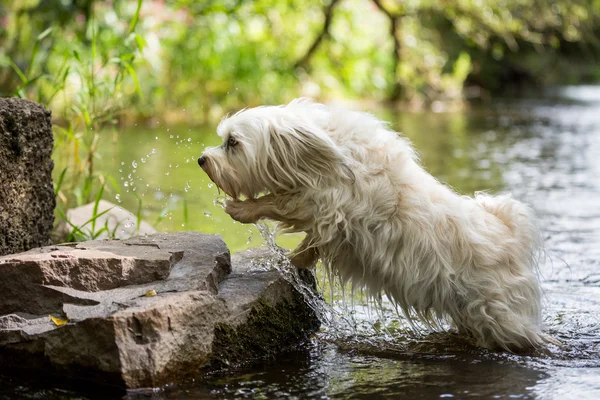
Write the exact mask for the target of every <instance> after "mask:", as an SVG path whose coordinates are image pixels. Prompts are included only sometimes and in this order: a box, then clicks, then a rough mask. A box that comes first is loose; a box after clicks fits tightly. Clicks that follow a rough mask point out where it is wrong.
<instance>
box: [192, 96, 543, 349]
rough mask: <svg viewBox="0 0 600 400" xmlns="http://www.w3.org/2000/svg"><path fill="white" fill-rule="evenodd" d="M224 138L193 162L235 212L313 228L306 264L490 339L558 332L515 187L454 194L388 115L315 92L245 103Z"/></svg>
mask: <svg viewBox="0 0 600 400" xmlns="http://www.w3.org/2000/svg"><path fill="white" fill-rule="evenodd" d="M217 132H218V134H219V136H221V137H222V138H223V144H222V145H221V146H219V147H215V148H209V149H207V150H206V151H205V152H204V154H203V156H202V157H201V158H200V159H199V160H198V163H199V164H200V166H201V167H202V168H203V170H204V171H205V172H206V173H207V174H208V175H209V177H210V178H211V179H212V180H213V181H214V182H215V184H216V185H217V186H219V187H220V188H221V189H222V190H223V191H225V192H226V193H227V194H228V195H230V196H231V197H232V198H233V199H232V200H230V201H229V202H228V203H227V206H226V211H227V213H229V215H231V217H232V218H233V219H235V220H237V221H240V222H242V223H254V222H256V221H257V220H259V219H261V218H268V219H273V220H276V221H280V222H281V223H282V224H283V225H284V227H285V228H286V230H287V231H292V232H300V231H301V232H306V234H307V235H306V238H305V239H304V240H303V242H302V243H301V244H300V246H299V247H298V248H297V249H296V250H294V252H293V257H292V262H293V263H294V265H296V266H297V267H298V268H306V267H310V266H313V265H314V264H315V263H316V261H317V259H318V258H321V260H322V261H323V264H324V265H326V266H327V267H329V268H331V269H332V271H333V272H334V273H335V274H337V275H338V276H339V277H340V278H341V280H342V282H344V283H347V282H349V283H351V284H352V285H353V287H355V288H362V289H364V290H366V292H367V294H369V295H370V296H374V297H377V296H379V295H381V294H385V295H387V296H388V297H389V299H390V300H391V301H392V302H394V303H395V304H396V305H397V306H398V307H399V308H400V309H402V310H403V312H404V314H405V315H406V316H407V317H408V318H409V319H415V318H416V319H418V320H420V321H422V322H425V323H426V324H429V325H430V326H436V325H437V323H438V322H440V321H449V322H451V323H453V324H454V326H455V327H456V328H457V329H458V330H459V332H461V333H464V334H468V335H471V336H472V337H474V338H475V339H476V341H477V344H478V345H480V346H483V347H488V348H503V349H506V350H510V351H519V350H526V349H531V348H535V347H537V346H539V345H541V344H542V343H544V342H546V341H548V340H550V339H549V338H548V337H547V336H545V335H544V334H543V333H542V332H541V330H540V288H539V284H538V280H537V276H536V263H537V256H538V253H539V250H540V236H539V233H538V230H537V228H536V223H535V220H534V217H533V213H532V210H531V209H530V208H528V207H527V206H525V205H524V204H522V203H520V202H518V201H516V200H514V199H513V198H512V197H511V196H510V195H503V196H497V197H493V196H489V195H486V194H482V193H479V194H477V195H476V196H475V198H471V197H466V196H459V195H458V194H456V193H454V192H453V191H452V190H451V189H450V188H448V187H447V186H445V185H443V184H441V183H440V182H438V181H437V180H436V179H435V178H434V177H432V176H431V175H429V174H428V173H427V172H426V171H425V170H424V169H423V168H422V167H421V166H420V165H419V162H418V159H417V156H416V155H415V151H414V150H413V149H412V147H411V144H410V143H409V141H408V140H407V139H405V138H403V137H401V136H400V135H399V134H398V133H396V132H394V131H392V130H390V129H389V128H388V126H387V125H386V124H385V123H383V122H381V121H380V120H378V119H376V118H375V117H373V116H372V115H370V114H366V113H362V112H353V111H347V110H342V109H336V108H329V107H326V106H324V105H321V104H316V103H313V102H311V101H309V100H304V99H299V100H294V101H292V102H291V103H289V104H288V105H285V106H265V107H257V108H253V109H247V110H242V111H240V112H238V113H237V114H235V115H234V116H232V117H230V118H226V119H224V120H223V121H222V122H221V123H220V124H219V127H218V128H217ZM259 195H262V197H259ZM240 196H244V197H245V198H246V200H241V199H240Z"/></svg>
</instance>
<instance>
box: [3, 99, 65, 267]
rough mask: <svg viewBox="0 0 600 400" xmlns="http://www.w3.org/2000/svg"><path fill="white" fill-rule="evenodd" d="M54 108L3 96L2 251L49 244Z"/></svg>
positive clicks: (51, 215) (13, 251)
mask: <svg viewBox="0 0 600 400" xmlns="http://www.w3.org/2000/svg"><path fill="white" fill-rule="evenodd" d="M52 148H53V137H52V122H51V119H50V111H48V110H47V109H46V108H44V107H43V106H41V105H39V104H36V103H33V102H31V101H27V100H22V99H16V98H0V255H4V254H11V253H17V252H21V251H25V250H29V249H31V248H34V247H39V246H45V245H47V244H49V243H50V235H51V232H52V225H53V223H54V206H55V204H56V203H55V198H54V188H53V186H52V168H53V167H54V164H53V162H52V158H51V155H52Z"/></svg>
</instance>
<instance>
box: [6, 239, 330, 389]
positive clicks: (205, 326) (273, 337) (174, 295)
mask: <svg viewBox="0 0 600 400" xmlns="http://www.w3.org/2000/svg"><path fill="white" fill-rule="evenodd" d="M269 262H271V263H272V262H273V254H272V253H270V251H269V250H267V249H261V250H251V251H248V252H245V253H242V254H238V255H235V256H234V257H233V263H232V262H231V261H230V256H229V251H228V249H227V247H226V246H225V243H223V241H222V240H221V238H220V237H219V236H216V235H205V234H201V233H191V232H186V233H183V232H182V233H171V234H156V235H150V236H143V237H135V238H131V239H128V240H123V241H119V240H95V241H89V242H84V243H79V244H73V245H69V246H64V245H59V246H49V247H44V248H40V249H34V250H30V251H28V252H25V253H21V254H16V255H11V256H4V257H0V366H1V368H4V370H6V369H7V368H8V369H14V368H20V369H23V368H44V370H45V371H52V372H53V373H57V374H59V375H63V376H67V377H68V376H71V377H72V376H77V377H78V378H79V379H93V380H95V381H97V382H100V383H104V384H112V385H118V386H121V387H126V388H140V387H155V386H160V385H164V384H166V383H171V382H178V381H181V380H183V379H185V378H187V377H190V376H194V375H196V374H198V373H199V372H200V371H207V370H211V369H215V368H221V367H222V366H224V365H231V364H237V363H241V362H245V361H248V360H252V359H256V358H259V357H264V356H270V355H272V354H274V353H275V352H276V351H278V350H280V349H282V348H285V347H286V346H289V345H292V344H295V343H297V342H298V341H300V340H302V339H305V338H306V337H307V336H308V335H309V334H310V333H312V332H314V331H315V330H316V329H318V327H319V321H318V319H317V318H316V316H315V314H314V312H313V311H312V310H311V309H310V308H309V307H308V306H307V305H306V303H305V301H304V299H303V297H302V295H301V294H300V293H298V292H297V291H296V290H295V289H294V288H293V286H292V285H290V284H289V283H287V282H286V281H285V280H284V279H283V278H282V277H281V275H280V274H279V272H277V271H275V270H270V269H269V268H268V265H266V263H269ZM305 273H307V272H305ZM308 282H309V283H310V281H308ZM313 283H314V282H313ZM50 314H51V315H53V316H54V317H56V318H58V319H55V321H58V322H59V324H60V321H61V320H64V321H68V322H67V323H65V324H64V325H61V326H58V325H57V323H56V322H54V321H53V320H52V319H51V318H50V317H49V315H50Z"/></svg>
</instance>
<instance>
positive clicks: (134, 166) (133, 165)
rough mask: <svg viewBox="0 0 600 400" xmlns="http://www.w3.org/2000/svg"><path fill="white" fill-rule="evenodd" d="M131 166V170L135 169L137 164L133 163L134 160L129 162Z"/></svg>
mask: <svg viewBox="0 0 600 400" xmlns="http://www.w3.org/2000/svg"><path fill="white" fill-rule="evenodd" d="M131 166H132V167H133V168H137V163H136V162H135V160H133V161H132V162H131Z"/></svg>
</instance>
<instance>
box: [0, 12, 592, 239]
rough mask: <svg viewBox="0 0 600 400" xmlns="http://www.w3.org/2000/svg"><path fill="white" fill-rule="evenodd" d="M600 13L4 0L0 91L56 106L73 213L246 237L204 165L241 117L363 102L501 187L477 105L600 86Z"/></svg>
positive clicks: (451, 172)
mask: <svg viewBox="0 0 600 400" xmlns="http://www.w3.org/2000/svg"><path fill="white" fill-rule="evenodd" d="M599 22H600V0H557V1H550V0H501V1H495V0H407V1H398V0H388V1H385V0H329V1H327V0H325V1H318V0H288V1H276V0H257V1H249V0H219V1H210V0H207V1H192V0H170V1H159V0H113V1H94V0H2V2H1V3H0V96H19V97H24V98H28V99H31V100H34V101H38V102H40V103H42V104H44V105H46V106H48V107H49V108H50V109H51V110H52V112H53V119H54V133H55V153H54V159H55V162H56V168H55V185H56V193H57V200H58V206H57V216H58V217H59V218H58V219H59V220H60V219H61V218H64V213H65V211H66V210H67V209H68V208H71V207H74V206H77V205H81V204H85V203H88V202H90V201H94V200H97V199H99V198H100V197H103V198H105V199H107V200H109V201H112V202H118V203H120V204H122V205H123V206H124V207H125V208H128V209H129V210H132V211H134V212H135V210H136V209H137V210H138V212H137V213H138V216H139V215H141V216H143V217H144V218H146V219H148V221H149V222H151V223H153V224H154V225H155V226H157V227H158V229H160V230H177V229H198V230H203V231H208V232H220V231H227V232H233V233H231V234H230V237H231V241H232V242H234V243H233V248H241V247H243V246H244V245H245V242H246V240H247V236H248V235H249V234H250V233H249V232H248V227H242V226H240V225H239V224H238V225H237V226H234V224H233V222H232V221H231V220H230V219H229V218H228V217H227V216H226V215H225V214H224V213H223V212H222V210H221V209H220V208H219V207H217V206H215V205H214V204H213V200H214V199H215V198H216V197H217V196H218V193H217V191H216V188H214V187H212V186H211V185H210V182H209V181H208V179H207V178H206V177H205V176H204V175H203V174H202V173H201V171H200V170H199V168H198V167H197V165H196V163H195V159H196V158H197V157H198V156H199V155H200V154H201V151H202V150H203V148H204V147H205V146H208V145H214V144H216V142H217V141H218V138H217V137H216V135H214V133H213V132H214V127H215V123H216V122H217V121H218V120H219V119H220V118H221V117H222V116H223V115H225V114H226V113H228V112H231V111H234V110H237V109H239V108H242V107H248V106H254V105H258V104H265V103H268V104H279V103H284V102H288V101H290V100H291V99H293V98H295V97H298V96H309V97H313V98H316V99H318V100H320V101H332V100H336V101H340V100H341V101H343V102H348V103H353V105H354V106H356V107H360V108H364V109H369V110H373V111H375V112H376V113H377V114H378V115H380V116H382V117H384V118H386V119H388V120H391V121H392V123H393V125H394V127H395V128H397V129H399V130H402V131H403V132H405V133H406V134H407V136H409V137H410V138H411V139H412V140H413V141H414V142H415V145H416V147H417V149H418V150H419V151H421V152H422V153H423V154H424V157H423V162H424V164H425V166H426V167H427V168H428V169H429V170H430V171H431V172H432V173H433V174H434V175H436V176H438V177H440V178H441V179H442V180H443V181H445V182H447V183H449V184H451V185H453V186H455V187H456V188H457V189H458V190H459V191H461V192H466V193H468V192H472V191H473V190H475V189H481V188H483V189H491V190H498V189H501V188H502V182H501V174H500V173H499V172H498V171H497V170H495V169H494V164H493V162H492V163H490V162H487V163H485V168H482V169H481V170H482V171H483V172H482V174H481V175H478V172H477V171H478V168H479V167H478V166H477V165H476V163H477V162H478V161H477V159H476V158H475V156H473V154H475V153H476V152H475V153H474V150H473V149H475V150H476V149H477V141H478V139H477V136H476V135H475V136H473V135H471V134H469V135H467V132H472V131H473V129H472V127H469V126H468V125H475V126H478V127H479V128H477V129H476V130H478V129H480V128H481V127H482V125H481V124H480V122H481V121H479V119H478V118H479V117H478V116H477V113H476V112H475V111H473V110H474V109H475V107H474V105H477V104H478V105H479V106H481V105H482V104H483V105H485V104H486V103H487V102H488V101H490V100H491V99H493V98H496V97H498V96H503V95H506V94H508V93H509V94H510V95H512V96H514V95H515V94H519V93H521V92H523V91H527V90H530V89H531V88H533V89H535V88H540V87H547V86H557V85H565V84H582V83H588V84H589V83H595V82H598V80H600V40H599V37H600V23H599ZM478 121H479V122H478ZM481 129H484V128H481ZM417 132H419V133H421V135H417V134H416V133H417ZM423 133H426V134H424V135H423ZM485 143H486V145H485V146H488V145H490V143H493V141H491V142H490V141H489V140H486V141H485ZM485 146H484V147H485ZM153 151H154V152H153ZM480 153H481V151H480V152H479V153H477V154H479V155H478V157H480V156H481V154H480ZM247 234H248V235H247ZM242 236H243V237H242ZM234 237H235V238H236V239H234ZM81 238H82V237H79V238H71V239H81ZM252 240H255V239H252ZM252 240H250V241H252Z"/></svg>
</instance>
